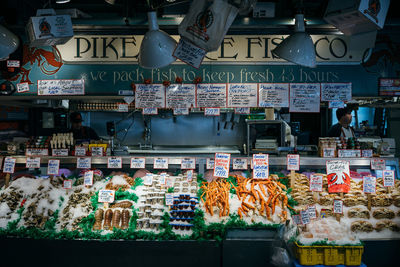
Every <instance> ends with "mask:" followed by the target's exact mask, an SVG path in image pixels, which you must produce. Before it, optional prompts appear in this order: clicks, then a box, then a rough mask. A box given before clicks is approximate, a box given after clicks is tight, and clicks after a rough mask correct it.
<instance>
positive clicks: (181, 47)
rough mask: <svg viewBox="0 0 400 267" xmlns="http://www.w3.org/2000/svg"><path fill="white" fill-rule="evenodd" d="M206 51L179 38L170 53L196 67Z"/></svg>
mask: <svg viewBox="0 0 400 267" xmlns="http://www.w3.org/2000/svg"><path fill="white" fill-rule="evenodd" d="M206 53H207V52H206V50H204V49H203V48H200V47H198V46H196V45H195V44H193V43H191V42H190V41H188V40H186V39H184V38H181V39H180V40H179V43H178V45H177V46H176V48H175V51H174V53H173V54H172V55H173V56H174V57H176V58H178V59H180V60H182V61H183V62H185V63H186V64H188V65H190V66H192V67H195V68H196V69H198V68H199V67H200V65H201V62H202V61H203V58H204V56H205V55H206Z"/></svg>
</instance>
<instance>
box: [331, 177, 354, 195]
mask: <svg viewBox="0 0 400 267" xmlns="http://www.w3.org/2000/svg"><path fill="white" fill-rule="evenodd" d="M327 178H328V191H329V193H334V192H345V193H346V192H348V191H349V190H350V177H349V175H348V174H347V173H344V172H338V173H330V174H328V177H327Z"/></svg>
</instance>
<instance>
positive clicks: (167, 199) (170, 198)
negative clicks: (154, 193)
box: [165, 193, 174, 206]
mask: <svg viewBox="0 0 400 267" xmlns="http://www.w3.org/2000/svg"><path fill="white" fill-rule="evenodd" d="M173 204H174V195H173V194H171V193H166V194H165V205H167V206H172V205H173Z"/></svg>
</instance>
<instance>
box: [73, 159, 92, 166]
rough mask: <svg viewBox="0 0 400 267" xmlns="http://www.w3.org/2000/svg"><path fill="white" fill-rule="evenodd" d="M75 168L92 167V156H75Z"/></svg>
mask: <svg viewBox="0 0 400 267" xmlns="http://www.w3.org/2000/svg"><path fill="white" fill-rule="evenodd" d="M76 168H77V169H90V168H92V158H91V157H84V158H76Z"/></svg>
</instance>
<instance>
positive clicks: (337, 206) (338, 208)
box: [333, 199, 343, 214]
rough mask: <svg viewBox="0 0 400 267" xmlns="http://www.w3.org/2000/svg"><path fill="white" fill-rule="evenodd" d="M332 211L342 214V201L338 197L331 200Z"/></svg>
mask: <svg viewBox="0 0 400 267" xmlns="http://www.w3.org/2000/svg"><path fill="white" fill-rule="evenodd" d="M333 213H336V214H343V201H342V200H339V199H334V200H333Z"/></svg>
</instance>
